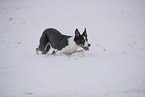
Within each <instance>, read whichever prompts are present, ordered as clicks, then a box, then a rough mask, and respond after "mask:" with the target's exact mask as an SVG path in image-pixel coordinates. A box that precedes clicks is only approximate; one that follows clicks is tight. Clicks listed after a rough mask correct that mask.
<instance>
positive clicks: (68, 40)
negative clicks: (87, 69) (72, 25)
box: [36, 28, 91, 55]
mask: <svg viewBox="0 0 145 97" xmlns="http://www.w3.org/2000/svg"><path fill="white" fill-rule="evenodd" d="M90 46H91V44H89V43H88V38H87V32H86V28H85V30H84V32H83V34H82V35H81V34H80V32H79V30H78V29H76V30H75V36H74V37H73V36H67V35H63V34H61V33H60V32H59V31H58V30H56V29H54V28H49V29H46V30H45V31H44V32H43V34H42V36H41V38H40V44H39V47H38V48H36V52H37V54H39V51H41V52H42V54H46V53H47V52H48V51H49V50H50V48H51V47H52V48H53V49H54V50H53V52H52V54H56V55H61V54H72V53H75V52H76V51H77V49H78V48H79V47H82V48H83V49H84V50H86V51H88V50H89V47H90Z"/></svg>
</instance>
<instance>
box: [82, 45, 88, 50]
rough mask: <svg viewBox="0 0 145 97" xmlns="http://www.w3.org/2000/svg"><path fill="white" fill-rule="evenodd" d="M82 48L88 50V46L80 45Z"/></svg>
mask: <svg viewBox="0 0 145 97" xmlns="http://www.w3.org/2000/svg"><path fill="white" fill-rule="evenodd" d="M81 47H82V48H83V49H84V50H86V51H88V50H89V48H88V47H85V46H83V45H82V46H81Z"/></svg>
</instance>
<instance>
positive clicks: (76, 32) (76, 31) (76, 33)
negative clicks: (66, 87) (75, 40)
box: [75, 29, 80, 37]
mask: <svg viewBox="0 0 145 97" xmlns="http://www.w3.org/2000/svg"><path fill="white" fill-rule="evenodd" d="M75 36H76V37H79V36H80V32H79V30H78V29H76V30H75Z"/></svg>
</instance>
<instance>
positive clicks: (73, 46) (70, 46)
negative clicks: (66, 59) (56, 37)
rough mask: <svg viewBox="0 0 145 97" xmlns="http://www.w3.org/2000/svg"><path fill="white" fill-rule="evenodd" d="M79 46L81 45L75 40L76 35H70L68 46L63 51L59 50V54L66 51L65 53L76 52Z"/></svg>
mask: <svg viewBox="0 0 145 97" xmlns="http://www.w3.org/2000/svg"><path fill="white" fill-rule="evenodd" d="M78 48H79V46H78V45H77V44H76V43H75V42H74V37H70V38H69V39H68V46H66V47H65V48H63V49H62V50H61V51H58V52H57V54H60V53H64V54H68V53H74V52H76V51H77V49H78Z"/></svg>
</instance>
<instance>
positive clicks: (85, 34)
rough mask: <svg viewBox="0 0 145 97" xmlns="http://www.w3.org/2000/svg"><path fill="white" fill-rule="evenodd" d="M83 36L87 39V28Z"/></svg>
mask: <svg viewBox="0 0 145 97" xmlns="http://www.w3.org/2000/svg"><path fill="white" fill-rule="evenodd" d="M82 35H83V36H85V37H87V31H86V28H85V30H84V32H83V34H82Z"/></svg>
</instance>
